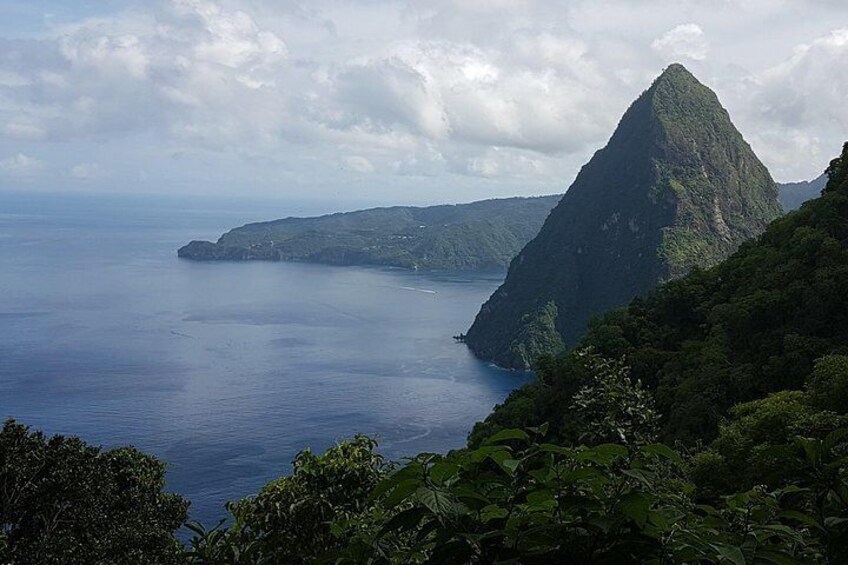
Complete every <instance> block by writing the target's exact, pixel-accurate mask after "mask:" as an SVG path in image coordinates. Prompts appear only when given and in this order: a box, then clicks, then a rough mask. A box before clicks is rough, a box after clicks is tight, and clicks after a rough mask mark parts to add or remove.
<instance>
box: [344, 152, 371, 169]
mask: <svg viewBox="0 0 848 565" xmlns="http://www.w3.org/2000/svg"><path fill="white" fill-rule="evenodd" d="M342 165H343V166H344V168H346V169H347V170H349V171H356V172H357V173H373V172H374V165H373V164H371V161H369V160H368V159H366V158H365V157H360V156H359V155H351V156H348V157H343V158H342Z"/></svg>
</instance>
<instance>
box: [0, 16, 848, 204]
mask: <svg viewBox="0 0 848 565" xmlns="http://www.w3.org/2000/svg"><path fill="white" fill-rule="evenodd" d="M672 62H680V63H682V64H684V65H685V66H686V67H687V68H689V70H690V71H692V72H693V73H694V74H695V75H696V76H697V77H698V78H699V79H700V80H701V81H702V82H704V83H705V84H706V85H708V86H709V87H711V88H712V89H713V90H715V91H716V93H717V94H718V96H719V98H720V99H721V101H722V103H723V104H724V105H725V107H726V108H727V109H728V111H729V112H730V114H731V117H732V119H733V120H734V123H735V124H736V125H737V127H738V128H739V129H740V131H741V132H742V134H743V135H744V137H745V138H746V140H747V141H748V142H749V143H750V144H751V145H752V146H753V148H754V150H755V152H756V153H757V155H758V156H759V157H760V158H761V159H762V160H763V162H765V164H766V165H767V166H768V167H769V169H770V171H771V172H772V175H773V176H774V177H775V179H776V180H778V181H795V180H801V179H811V178H814V177H816V176H818V175H819V174H820V173H821V171H822V170H823V169H824V167H825V166H826V165H827V162H828V161H829V160H830V158H831V157H833V156H835V155H836V154H838V153H839V150H840V148H841V145H842V143H843V141H845V140H846V139H848V103H846V100H848V2H845V1H844V0H699V1H686V0H638V1H634V0H571V1H568V2H565V1H559V0H558V1H553V0H427V1H400V0H395V1H381V0H331V1H328V0H309V1H295V0H291V1H289V0H145V1H142V0H99V1H85V0H52V1H48V0H20V1H18V0H0V191H15V192H27V191H32V192H68V193H72V192H95V193H118V194H123V193H131V194H170V195H182V196H188V197H198V198H202V197H204V196H206V197H210V198H212V197H220V196H227V197H245V198H274V199H286V198H297V199H300V200H304V199H305V200H312V201H315V202H324V203H327V205H328V206H331V205H332V204H333V203H344V206H345V207H352V206H355V205H360V204H361V205H377V204H404V203H408V204H429V203H442V202H464V201H471V200H477V199H481V198H492V197H503V196H512V195H534V194H552V193H561V192H564V191H565V190H566V189H567V187H568V185H569V184H570V182H571V181H572V180H573V179H574V177H575V175H576V174H577V172H578V171H579V169H580V166H581V165H582V164H584V163H585V162H586V161H587V160H588V159H589V158H590V157H591V156H592V154H593V153H594V152H595V151H596V150H598V149H599V148H601V147H603V145H604V144H605V143H606V141H607V140H608V138H609V136H610V135H611V133H612V131H613V130H614V128H615V126H616V124H617V122H618V120H619V118H620V117H621V114H622V113H623V112H624V111H625V110H626V109H627V107H628V105H629V104H630V103H631V102H632V101H633V100H634V99H635V98H636V97H637V96H638V95H639V94H640V93H641V92H642V91H643V90H645V89H646V88H647V87H648V86H649V85H650V83H651V81H652V80H653V79H654V78H655V77H656V76H657V75H658V74H659V73H660V72H661V71H662V69H663V68H664V67H665V66H667V65H668V64H669V63H672ZM340 205H341V204H340Z"/></svg>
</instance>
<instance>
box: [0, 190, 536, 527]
mask: <svg viewBox="0 0 848 565" xmlns="http://www.w3.org/2000/svg"><path fill="white" fill-rule="evenodd" d="M315 211H319V210H314V211H313V210H309V209H308V204H304V203H294V202H293V203H290V204H286V203H280V202H275V203H273V204H272V205H269V204H268V203H258V202H252V203H251V202H223V201H220V202H208V201H205V202H198V201H191V200H187V199H186V200H176V199H167V198H165V199H153V198H143V197H134V198H130V197H109V198H105V197H94V196H85V197H83V196H63V195H27V194H3V195H0V417H2V418H6V417H13V418H15V419H17V420H18V421H20V422H22V423H25V424H27V425H30V426H32V427H34V428H37V429H42V430H44V431H45V432H48V433H63V434H72V435H79V436H82V437H83V438H85V439H86V440H87V441H89V442H92V443H95V444H102V445H104V446H106V447H114V446H118V445H135V446H136V447H138V448H140V449H142V450H144V451H146V452H149V453H151V454H153V455H155V456H157V457H159V458H161V459H163V460H164V461H166V462H167V464H168V489H169V490H171V491H175V492H179V493H181V494H182V495H184V496H185V497H187V498H189V499H190V500H191V501H192V508H191V515H192V518H194V519H199V520H201V521H203V522H204V523H206V524H213V523H214V522H215V520H216V519H217V518H218V517H220V516H222V515H223V504H224V502H225V501H227V500H232V499H236V498H240V497H242V496H246V495H249V494H252V493H254V492H256V491H257V490H258V489H259V488H260V487H261V486H262V485H263V484H265V483H266V482H267V481H269V480H271V479H273V478H275V477H277V476H279V475H281V474H283V473H285V472H287V471H288V469H289V464H290V461H291V459H292V457H293V456H294V455H295V454H296V453H297V451H299V450H300V449H302V448H304V447H307V446H308V447H311V448H312V449H314V450H316V451H320V450H323V449H325V448H326V447H328V446H329V445H331V444H332V443H333V442H335V441H337V440H340V439H342V438H344V437H351V436H352V435H353V434H355V433H365V434H369V435H372V436H375V437H378V438H379V439H380V444H381V448H380V449H381V452H382V453H384V454H385V455H386V456H387V457H390V458H393V459H397V458H401V457H404V456H409V455H413V454H415V453H418V452H421V451H434V452H443V451H445V450H448V449H451V448H456V447H460V446H462V445H463V443H464V440H465V437H466V435H467V433H468V431H469V430H470V428H471V426H472V425H473V423H474V422H475V421H477V420H479V419H482V418H483V417H485V415H486V414H487V413H488V412H489V411H490V410H491V408H492V407H493V406H494V404H495V403H497V402H500V401H501V400H503V398H504V397H505V396H506V395H507V394H508V393H509V392H510V391H511V390H513V389H514V388H516V387H517V386H520V385H521V384H523V383H524V382H526V381H527V379H528V378H529V375H526V374H520V373H512V372H506V371H502V370H499V369H497V368H495V367H493V366H491V365H488V364H486V363H483V362H481V361H479V360H477V359H475V358H474V357H473V356H472V355H471V354H470V353H469V352H468V351H467V349H466V348H465V347H464V346H463V345H461V344H457V343H455V342H454V341H453V339H452V338H451V336H452V335H455V334H457V333H459V332H461V331H464V330H465V329H466V328H467V327H468V326H469V325H470V323H471V321H472V320H473V317H474V315H475V314H476V312H477V310H478V308H479V306H480V304H481V303H482V302H483V301H484V300H485V299H486V298H487V297H488V296H489V295H490V294H491V293H492V292H493V291H494V289H495V288H496V287H497V286H498V284H500V282H501V280H502V276H503V275H502V274H497V273H496V274H474V275H469V274H467V273H437V274H433V273H431V274H422V273H413V272H407V271H400V270H388V269H378V268H357V267H331V266H322V265H309V264H299V263H259V262H254V263H192V262H188V261H183V260H180V259H177V257H176V253H175V250H176V249H177V248H178V247H179V246H180V245H182V244H184V243H186V242H187V241H188V240H190V239H198V238H199V239H215V238H216V237H217V236H218V235H219V234H220V233H221V232H223V231H224V230H226V229H227V228H230V227H234V226H236V225H240V224H241V223H244V222H246V221H252V220H261V219H270V218H274V217H282V216H285V215H289V214H303V213H314V212H315Z"/></svg>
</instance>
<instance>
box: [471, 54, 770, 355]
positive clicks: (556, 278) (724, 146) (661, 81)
mask: <svg viewBox="0 0 848 565" xmlns="http://www.w3.org/2000/svg"><path fill="white" fill-rule="evenodd" d="M780 213H781V210H780V205H779V203H778V201H777V186H776V185H775V183H774V181H773V180H772V178H771V175H770V174H769V172H768V170H767V169H766V167H765V166H764V165H763V164H762V163H761V162H760V160H759V159H758V158H757V156H756V155H755V154H754V152H753V151H752V150H751V147H750V146H749V145H748V144H747V143H746V142H745V140H744V139H743V138H742V135H741V134H740V133H739V132H738V131H737V130H736V128H735V127H734V125H733V123H732V122H731V120H730V116H729V115H728V113H727V111H726V110H725V109H724V108H722V106H721V103H720V102H719V100H718V98H717V97H716V95H715V94H714V93H713V92H712V91H711V90H710V89H709V88H707V87H706V86H704V85H703V84H701V83H700V82H698V80H697V79H696V78H695V77H694V76H692V75H691V74H690V73H689V71H687V70H686V69H685V68H684V67H683V66H681V65H671V66H669V67H668V68H667V69H666V70H665V71H664V72H663V73H662V75H660V77H659V78H657V79H656V80H655V81H654V83H653V84H652V85H651V87H650V88H649V89H648V90H646V91H645V92H644V93H643V94H642V95H641V96H640V97H639V98H638V99H637V100H636V101H635V102H634V103H633V104H632V105H631V106H630V108H629V109H628V110H627V112H626V113H625V114H624V116H623V117H622V119H621V122H620V123H619V125H618V127H617V128H616V130H615V132H614V133H613V135H612V137H611V138H610V141H609V143H608V144H607V146H606V147H604V148H603V149H601V150H600V151H598V152H597V153H595V155H594V156H593V157H592V159H591V160H590V161H589V162H588V163H587V164H586V165H585V166H584V167H583V168H582V169H581V171H580V174H578V175H577V178H576V179H575V181H574V183H573V184H572V185H571V188H569V189H568V191H567V192H566V194H565V196H564V197H563V198H562V201H561V202H560V203H559V204H558V205H557V207H556V208H555V209H554V210H553V211H552V212H551V215H550V216H549V217H548V219H547V220H546V221H545V225H544V227H542V229H541V230H540V232H539V235H538V236H536V238H534V239H533V240H532V241H531V242H530V243H528V244H527V246H526V247H525V248H524V249H523V250H522V251H521V253H520V254H519V255H518V256H517V257H516V258H515V260H513V262H512V264H511V265H510V267H509V273H508V274H507V277H506V281H505V282H504V284H503V285H502V286H501V287H500V288H499V289H498V290H497V291H496V292H495V293H494V294H493V295H492V297H491V298H490V299H489V300H488V302H486V304H484V305H483V307H482V308H481V309H480V313H479V314H478V315H477V318H476V320H475V321H474V325H473V326H472V327H471V329H470V330H468V335H467V338H466V341H467V343H468V345H469V347H470V348H471V350H472V351H474V353H475V354H477V355H478V356H479V357H481V358H483V359H486V360H490V361H494V362H495V363H497V364H499V365H501V366H504V367H513V368H520V369H523V368H526V367H528V366H530V365H531V364H532V363H533V362H534V361H535V360H536V359H537V358H538V357H539V356H540V355H542V354H545V353H555V352H557V351H558V350H561V349H563V348H564V347H565V346H568V345H573V344H574V343H575V342H576V341H577V340H578V339H579V338H580V336H581V335H582V334H583V333H584V332H585V330H586V324H587V323H588V321H589V319H590V318H591V317H592V316H594V315H596V314H599V313H601V312H604V311H605V310H608V309H610V308H614V307H616V306H621V305H624V304H626V303H627V302H629V301H630V300H631V299H633V297H635V296H637V295H640V294H643V293H645V292H647V291H649V290H651V289H652V288H654V287H655V286H656V285H657V284H659V283H660V282H662V281H665V280H669V279H672V278H676V277H680V276H682V275H685V274H686V273H687V272H689V271H690V270H691V269H692V268H693V267H709V266H712V265H715V264H716V263H718V262H719V261H721V260H722V259H724V258H725V257H727V256H728V255H730V254H731V253H733V252H734V251H735V250H736V249H737V248H738V247H739V245H740V244H741V243H742V242H744V241H746V240H748V239H751V238H753V237H755V236H757V235H759V234H760V233H762V231H763V230H764V229H765V227H766V225H767V224H768V223H769V222H770V221H771V220H773V219H775V218H776V217H778V216H779V215H780Z"/></svg>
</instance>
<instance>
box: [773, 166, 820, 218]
mask: <svg viewBox="0 0 848 565" xmlns="http://www.w3.org/2000/svg"><path fill="white" fill-rule="evenodd" d="M826 184H827V175H826V174H823V175H822V176H820V177H819V178H817V179H813V180H809V181H802V182H788V183H786V184H780V185H778V186H779V187H780V204H781V206H783V209H784V210H786V211H787V212H791V211H792V210H797V209H798V208H800V207H801V204H803V203H804V202H806V201H807V200H812V199H813V198H818V197H819V196H821V192H822V190H823V189H824V187H825V185H826Z"/></svg>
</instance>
